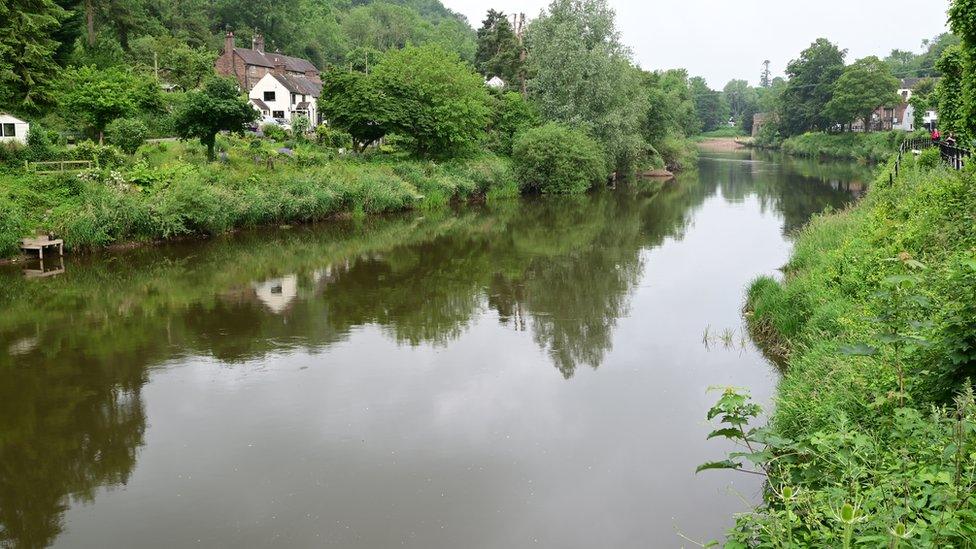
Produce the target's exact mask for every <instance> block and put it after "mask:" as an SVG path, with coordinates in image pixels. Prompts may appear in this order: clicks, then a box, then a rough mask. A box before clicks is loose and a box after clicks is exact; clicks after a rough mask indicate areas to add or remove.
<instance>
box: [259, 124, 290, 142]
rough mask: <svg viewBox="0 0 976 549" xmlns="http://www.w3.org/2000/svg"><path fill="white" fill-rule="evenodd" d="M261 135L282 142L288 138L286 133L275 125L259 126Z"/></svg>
mask: <svg viewBox="0 0 976 549" xmlns="http://www.w3.org/2000/svg"><path fill="white" fill-rule="evenodd" d="M261 133H263V134H264V136H265V137H267V138H268V139H272V140H274V141H284V140H285V139H287V138H288V132H286V131H285V129H284V128H282V127H281V126H279V125H277V124H264V125H263V126H261Z"/></svg>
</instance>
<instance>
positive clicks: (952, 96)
mask: <svg viewBox="0 0 976 549" xmlns="http://www.w3.org/2000/svg"><path fill="white" fill-rule="evenodd" d="M936 67H937V68H938V70H939V72H940V73H941V74H942V78H940V79H939V83H938V85H936V88H935V95H936V98H937V101H938V106H939V126H941V127H942V128H943V129H944V130H946V131H953V132H956V133H962V132H963V131H964V130H965V129H966V108H965V103H964V93H965V92H964V85H963V77H964V76H963V75H964V69H963V52H962V46H961V45H956V46H952V47H950V48H948V49H946V50H945V52H943V54H942V58H941V59H939V63H938V64H937V65H936Z"/></svg>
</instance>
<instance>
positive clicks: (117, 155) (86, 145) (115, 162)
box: [71, 141, 126, 168]
mask: <svg viewBox="0 0 976 549" xmlns="http://www.w3.org/2000/svg"><path fill="white" fill-rule="evenodd" d="M71 156H72V158H74V159H75V160H89V161H91V162H93V163H94V164H95V166H97V167H99V168H115V167H117V166H121V165H122V164H125V161H126V157H125V153H123V152H122V149H119V148H118V147H116V146H114V145H99V144H98V143H95V142H93V141H82V142H81V143H78V145H77V146H76V147H75V148H73V149H71Z"/></svg>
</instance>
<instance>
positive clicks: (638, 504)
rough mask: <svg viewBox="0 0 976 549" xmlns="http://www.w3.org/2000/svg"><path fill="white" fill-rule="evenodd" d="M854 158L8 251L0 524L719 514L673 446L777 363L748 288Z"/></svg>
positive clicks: (285, 533)
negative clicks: (29, 260) (214, 232)
mask: <svg viewBox="0 0 976 549" xmlns="http://www.w3.org/2000/svg"><path fill="white" fill-rule="evenodd" d="M869 178H870V172H869V170H868V169H867V168H864V167H859V166H854V165H850V164H826V163H816V162H811V161H800V160H790V159H784V158H780V157H776V156H767V155H763V154H760V153H751V152H740V153H730V154H711V155H710V156H703V157H702V158H701V159H700V161H699V165H698V169H697V170H695V171H691V172H688V173H685V174H682V176H681V177H679V178H678V180H676V181H673V182H671V183H669V184H668V185H666V186H665V187H664V188H663V189H661V190H660V191H657V190H656V188H655V187H654V185H650V184H645V183H633V184H622V185H620V186H619V187H618V188H617V189H615V190H607V191H602V192H596V193H592V194H590V195H588V196H585V197H578V198H534V199H525V200H519V201H512V202H499V203H492V204H489V205H485V206H470V207H464V208H459V209H457V210H452V211H435V212H422V213H414V214H410V215H401V216H389V217H379V218H368V219H358V220H349V221H343V222H336V223H330V224H321V225H316V226H303V227H281V228H274V229H267V230H261V231H249V232H242V233H237V234H234V235H230V236H226V237H220V238H214V239H211V240H207V241H197V242H186V243H180V244H172V245H166V246H161V247H150V248H143V249H136V250H130V251H127V252H120V253H115V254H103V255H100V256H95V257H84V258H67V259H66V261H65V264H64V265H63V268H64V270H63V272H60V269H61V267H62V265H61V264H60V263H59V262H57V261H54V262H52V261H50V260H49V261H47V264H46V265H45V266H44V270H45V271H46V272H47V274H49V275H50V276H47V277H34V276H31V277H30V278H28V276H27V275H34V274H39V272H36V271H40V266H39V265H36V264H29V265H22V264H19V265H13V266H7V267H3V268H2V269H0V311H2V313H0V407H2V410H0V546H2V545H4V542H6V544H7V545H10V546H12V547H44V546H57V547H72V548H79V547H81V548H87V547H91V548H103V547H142V548H154V547H160V548H163V547H167V548H168V547H190V546H200V547H237V548H241V547H272V546H280V547H351V548H378V547H394V546H395V547H414V548H456V547H466V548H496V547H505V548H509V547H530V546H538V547H560V548H571V547H580V548H583V547H587V548H589V547H628V548H629V547H677V546H680V545H687V543H685V542H683V541H682V540H681V539H680V538H679V537H678V535H677V532H681V533H682V534H684V535H687V536H688V537H691V538H694V539H701V540H706V539H713V538H719V537H720V536H721V535H722V532H723V530H724V529H726V528H727V527H728V526H729V525H730V524H731V522H732V514H733V513H735V512H739V511H744V510H746V509H748V505H749V502H756V501H758V498H759V494H760V490H761V485H760V484H759V482H758V481H757V480H756V479H755V478H754V477H751V476H747V475H737V474H736V473H733V472H706V473H702V474H700V475H697V476H696V475H695V474H694V470H695V467H696V465H697V464H699V463H701V462H704V461H709V460H713V459H721V458H722V457H724V455H723V453H724V452H725V451H726V450H727V447H726V446H725V445H724V444H723V443H721V442H718V441H706V440H705V436H706V434H707V433H708V432H709V430H710V426H709V425H708V424H707V423H706V422H705V421H704V417H705V413H706V411H707V409H708V408H709V406H710V405H711V404H712V403H713V402H714V400H715V399H716V398H717V395H716V394H714V393H713V394H709V393H707V389H708V388H709V387H710V386H720V385H736V386H741V387H748V388H750V389H751V390H752V392H753V394H754V396H756V398H757V399H758V400H759V401H760V402H764V403H767V404H768V403H769V402H770V399H771V396H772V394H773V391H774V389H775V384H776V380H777V374H776V370H775V368H774V367H773V366H771V365H770V364H769V362H768V361H767V360H765V359H764V358H763V356H762V354H761V353H760V352H759V351H757V349H756V348H755V347H754V346H753V345H752V344H751V343H750V342H749V341H748V338H747V336H745V335H744V334H743V330H742V318H741V308H742V304H743V299H744V292H745V289H746V287H747V285H748V283H749V282H750V281H751V280H752V279H754V278H755V277H756V276H759V275H763V274H776V273H777V272H778V271H777V270H778V268H780V267H781V266H782V265H783V264H784V263H785V262H786V261H787V259H788V256H789V252H790V247H791V244H790V238H789V235H790V234H791V233H792V232H793V231H795V230H796V229H797V228H798V227H800V226H802V225H803V223H804V222H806V221H807V220H808V219H809V218H810V216H811V215H813V214H814V213H816V212H819V211H822V210H823V209H825V208H827V207H833V208H840V207H843V206H844V205H845V204H847V203H849V202H850V201H851V200H852V199H853V198H854V197H855V196H856V195H857V194H859V192H860V190H861V189H863V188H864V184H865V182H867V181H868V180H869ZM25 269H28V271H25ZM29 270H33V271H35V272H29ZM706 329H707V330H708V331H709V332H710V333H711V334H715V335H718V334H721V333H722V332H724V331H726V330H728V331H734V335H733V336H732V337H731V338H730V340H729V341H726V342H722V341H720V340H717V339H716V340H714V341H712V343H711V344H709V345H705V344H704V342H703V334H704V332H705V331H706Z"/></svg>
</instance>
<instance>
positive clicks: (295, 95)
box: [291, 93, 298, 105]
mask: <svg viewBox="0 0 976 549" xmlns="http://www.w3.org/2000/svg"><path fill="white" fill-rule="evenodd" d="M296 99H298V94H297V93H293V94H291V104H292V105H294V104H295V100H296Z"/></svg>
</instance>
